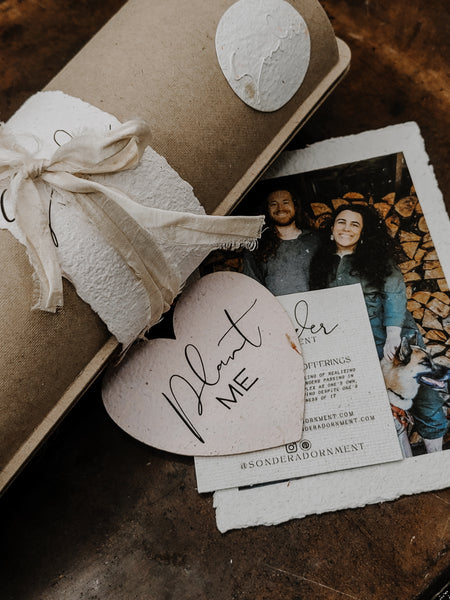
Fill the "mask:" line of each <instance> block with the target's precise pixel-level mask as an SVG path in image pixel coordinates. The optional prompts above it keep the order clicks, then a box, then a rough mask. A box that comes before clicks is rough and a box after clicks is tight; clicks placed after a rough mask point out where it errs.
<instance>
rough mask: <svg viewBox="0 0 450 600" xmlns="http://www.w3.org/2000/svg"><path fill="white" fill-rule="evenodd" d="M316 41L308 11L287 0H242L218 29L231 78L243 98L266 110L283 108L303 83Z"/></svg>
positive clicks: (220, 51) (220, 49) (225, 68)
mask: <svg viewBox="0 0 450 600" xmlns="http://www.w3.org/2000/svg"><path fill="white" fill-rule="evenodd" d="M310 46H311V42H310V37H309V31H308V27H307V25H306V23H305V21H304V19H303V17H302V16H301V15H300V14H299V13H298V12H297V11H296V10H295V8H294V7H293V6H291V5H290V4H289V3H288V2H285V1H284V0H239V2H236V3H235V4H233V5H232V6H231V7H230V8H229V9H228V10H227V11H226V13H225V14H224V15H223V17H222V18H221V20H220V22H219V25H218V27H217V32H216V52H217V58H218V60H219V64H220V66H221V69H222V71H223V74H224V75H225V78H226V80H227V81H228V83H229V84H230V86H231V88H232V89H233V91H234V92H235V93H236V94H237V95H238V96H239V98H240V99H241V100H243V101H244V102H245V103H246V104H248V105H249V106H251V107H252V108H255V109H256V110H260V111H263V112H271V111H274V110H278V109H279V108H281V107H282V106H284V105H285V104H286V103H287V102H288V101H289V100H290V99H291V98H292V96H293V95H294V94H295V92H296V91H297V90H298V89H299V87H300V85H301V83H302V81H303V79H304V77H305V75H306V71H307V70H308V66H309V58H310Z"/></svg>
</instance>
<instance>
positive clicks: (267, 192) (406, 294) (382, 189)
mask: <svg viewBox="0 0 450 600" xmlns="http://www.w3.org/2000/svg"><path fill="white" fill-rule="evenodd" d="M261 212H264V214H265V216H266V228H265V230H264V231H263V235H262V238H261V240H260V241H259V244H258V247H257V248H256V249H255V250H253V251H251V252H250V251H247V250H246V251H244V252H243V253H242V255H241V256H240V258H239V260H238V261H237V260H236V259H235V258H232V259H230V257H227V256H225V268H227V265H226V263H227V260H226V259H227V258H228V262H229V267H231V268H237V269H238V270H240V271H242V272H243V273H244V274H246V275H248V276H250V277H252V278H254V279H255V280H257V281H259V282H260V283H261V284H262V285H264V286H265V287H267V288H268V289H269V290H270V291H271V292H272V293H273V294H274V295H276V296H281V295H286V294H293V293H298V292H305V291H309V290H319V289H324V288H330V287H337V286H344V285H351V284H355V283H356V284H360V285H361V288H362V291H363V295H364V300H365V304H366V308H367V313H368V316H369V320H370V325H371V329H372V333H373V338H374V341H375V345H376V349H377V353H378V357H379V359H380V361H381V367H382V372H383V375H384V378H385V383H386V388H387V391H388V397H389V401H390V403H391V408H392V413H393V416H394V420H395V425H396V430H397V433H398V436H399V441H400V445H401V447H402V453H403V456H404V457H408V456H413V455H416V454H423V453H431V452H440V451H442V450H443V449H447V448H450V436H449V434H448V425H449V420H448V416H449V408H448V407H449V402H448V400H449V394H448V392H449V389H448V385H449V384H448V381H449V379H450V348H449V346H448V341H449V337H450V295H449V288H448V285H447V282H446V280H445V277H444V274H443V272H442V268H441V266H440V263H439V258H438V256H437V254H436V251H435V248H434V245H433V240H432V239H431V236H430V234H429V231H428V228H427V224H426V221H425V218H424V216H423V213H422V209H421V206H420V201H419V199H418V198H417V196H416V193H415V188H414V185H413V182H412V180H411V176H410V173H409V171H408V167H407V165H406V162H405V160H404V157H403V154H402V153H396V154H391V155H387V156H382V157H379V158H372V159H368V160H365V161H358V162H355V163H350V164H344V165H339V166H335V167H332V168H327V169H321V170H317V171H311V172H307V173H301V174H296V175H289V176H284V177H278V178H276V179H268V180H265V181H262V182H260V183H259V184H257V185H256V186H255V188H253V190H251V192H250V193H249V195H248V196H247V198H246V200H245V201H244V203H243V204H242V205H241V206H240V207H239V213H246V214H257V213H261ZM348 310H350V311H351V306H349V307H348Z"/></svg>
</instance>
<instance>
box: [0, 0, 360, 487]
mask: <svg viewBox="0 0 450 600" xmlns="http://www.w3.org/2000/svg"><path fill="white" fill-rule="evenodd" d="M231 4H232V1H230V0H218V1H216V2H206V3H205V2H203V0H192V1H191V2H190V3H189V4H188V5H187V4H186V5H185V4H180V3H179V2H178V1H177V0H153V1H152V2H146V1H145V0H130V2H128V3H127V4H126V5H125V6H124V7H123V8H122V9H121V10H120V11H119V12H118V13H117V15H116V16H115V17H113V18H112V19H111V20H110V21H109V22H108V23H107V24H106V26H105V27H104V28H103V29H102V30H101V31H100V32H99V33H98V34H97V35H96V36H95V37H94V38H93V39H92V40H91V41H90V42H89V43H88V44H87V45H86V46H85V47H84V48H83V49H82V50H81V52H80V53H79V54H78V55H77V56H76V57H75V58H74V59H73V60H72V61H71V62H70V63H69V64H68V65H67V66H66V67H65V68H64V69H63V70H62V71H61V72H60V73H59V74H58V75H57V76H56V77H55V78H54V79H53V80H52V81H51V82H50V83H49V85H48V86H47V87H46V88H45V90H61V91H63V92H65V93H66V94H70V95H71V96H74V97H78V98H81V99H82V100H84V101H86V102H88V103H90V104H92V105H94V106H96V107H98V108H100V109H102V110H104V111H107V112H109V113H112V114H113V115H114V116H115V117H117V118H118V119H119V120H120V121H122V122H123V121H126V120H128V119H130V118H133V117H140V118H143V119H145V120H146V121H147V122H148V123H149V125H150V128H151V130H152V147H153V148H154V149H155V150H156V152H158V153H159V154H161V155H162V156H163V157H165V158H166V159H167V161H168V162H169V164H170V165H171V167H173V168H174V169H175V170H176V171H177V172H178V173H179V174H180V176H181V177H182V178H183V179H185V180H186V181H187V182H188V183H189V184H190V185H192V186H193V189H194V193H195V195H196V196H197V198H198V199H199V200H200V202H201V203H202V205H203V206H204V208H205V209H206V211H207V212H208V213H210V214H213V213H214V214H226V213H227V212H229V211H230V210H231V209H232V208H233V206H235V205H236V204H237V203H238V202H239V200H240V199H241V198H242V196H243V195H244V193H245V192H246V191H247V190H248V189H249V188H250V187H251V185H252V184H253V183H254V182H255V181H256V180H257V179H258V178H259V177H260V175H261V174H262V173H263V172H264V170H265V169H266V168H267V167H268V165H269V164H270V163H271V161H272V160H273V159H274V158H275V156H276V155H277V154H278V153H279V152H280V151H281V149H282V148H283V146H284V145H285V144H286V143H287V142H288V141H289V139H290V138H291V137H292V136H293V135H294V134H295V132H296V131H297V130H298V128H299V127H300V126H301V125H302V124H303V123H304V122H305V121H306V119H307V118H308V117H309V116H310V115H311V114H312V112H313V111H314V110H315V108H316V107H317V106H318V105H319V104H320V103H321V102H322V101H323V99H324V98H325V97H326V96H327V94H328V93H329V92H330V90H331V89H332V88H333V87H334V86H335V85H336V84H337V82H338V81H339V80H340V78H341V77H342V76H343V74H344V73H345V71H346V69H347V67H348V63H349V52H348V49H347V47H346V46H345V44H343V43H342V42H341V41H340V40H336V38H335V36H334V33H333V31H332V28H331V26H330V23H329V21H328V19H327V17H326V15H325V13H324V11H323V9H322V8H321V7H320V5H319V3H318V2H317V1H316V0H292V2H291V4H292V5H293V6H294V7H295V8H296V9H297V10H298V11H299V13H300V14H301V15H302V17H303V19H304V20H305V22H306V24H307V26H308V30H309V32H310V36H311V59H310V63H309V67H308V71H307V73H306V76H305V78H304V80H303V83H302V85H301V87H300V89H299V90H298V92H297V93H296V94H295V95H294V96H293V98H292V99H291V100H290V101H289V102H288V103H287V104H286V105H285V106H283V107H282V108H280V109H279V110H277V111H275V112H271V113H261V112H258V111H255V110H254V109H252V108H250V107H249V106H247V105H246V104H244V103H243V102H242V101H241V100H240V99H239V98H238V97H237V96H236V95H235V94H234V92H233V91H232V89H231V88H230V86H229V85H228V83H227V81H226V80H225V78H224V76H223V74H222V72H221V70H220V66H219V64H218V61H217V57H216V53H215V46H214V37H215V31H216V27H217V24H218V22H219V20H220V18H221V16H222V15H223V13H224V12H225V11H226V10H227V8H229V7H230V6H231ZM0 257H1V260H2V265H3V268H2V271H1V274H0V278H1V284H0V289H1V295H0V309H1V317H0V335H1V338H2V341H3V351H2V355H1V365H0V368H1V371H2V378H1V379H0V414H1V420H0V433H1V435H0V457H1V468H2V473H1V475H0V490H1V489H4V488H5V487H6V486H7V485H8V483H9V482H10V481H11V480H12V478H13V477H14V475H15V474H16V473H17V472H18V471H19V470H20V468H21V466H22V465H23V464H24V463H25V462H26V460H27V459H28V458H29V456H30V455H31V454H32V452H33V451H34V450H35V449H36V448H37V447H38V445H39V444H40V443H41V442H42V440H43V439H45V437H46V435H48V433H49V432H50V431H51V430H52V428H53V427H54V426H55V425H56V424H57V423H58V421H59V420H60V419H61V418H62V417H63V416H64V414H65V412H66V411H67V410H69V408H70V407H71V406H72V405H73V403H74V402H75V400H76V399H77V397H79V395H80V394H81V393H82V392H83V391H84V390H85V389H86V387H87V386H88V385H89V383H90V382H91V381H92V379H93V378H94V377H95V376H96V375H97V374H98V372H100V371H101V369H102V367H103V366H104V365H105V363H106V361H107V360H108V358H110V357H111V355H112V354H113V353H114V351H115V350H116V349H117V342H116V340H115V339H114V338H113V337H111V335H110V334H109V332H108V330H107V329H106V327H105V325H104V324H103V323H102V321H101V320H100V319H99V318H98V317H97V315H96V314H95V313H94V312H93V311H92V310H91V309H90V308H89V306H88V305H86V304H85V303H84V302H83V301H82V300H80V298H79V297H78V296H77V295H76V293H75V291H74V289H73V288H72V286H71V285H70V284H69V283H67V282H64V302H65V305H64V308H63V309H62V310H60V311H58V313H57V314H56V315H50V314H45V313H41V312H36V311H34V312H31V311H30V305H31V303H32V279H31V267H30V265H29V263H28V259H27V257H26V254H25V250H24V247H23V246H22V245H21V244H19V243H18V242H17V241H16V240H15V239H14V238H13V236H12V235H11V234H10V233H9V232H7V231H4V230H3V231H0Z"/></svg>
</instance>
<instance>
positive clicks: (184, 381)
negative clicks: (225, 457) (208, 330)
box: [162, 299, 263, 444]
mask: <svg viewBox="0 0 450 600" xmlns="http://www.w3.org/2000/svg"><path fill="white" fill-rule="evenodd" d="M256 302H257V300H256V299H255V300H254V301H253V302H252V304H251V305H250V306H249V308H247V310H245V311H244V312H243V313H242V314H241V315H240V316H239V317H238V318H233V317H232V316H231V315H230V313H229V311H228V310H226V309H224V311H223V312H224V314H225V317H226V320H227V321H228V323H229V327H227V329H226V330H225V332H224V333H223V335H221V337H220V338H219V339H218V341H217V344H216V345H217V348H220V346H221V345H222V344H223V345H225V344H224V342H225V341H226V342H227V345H228V347H229V348H231V350H227V351H226V353H225V355H224V356H223V357H221V358H220V360H219V362H218V363H217V364H216V365H214V366H213V368H211V369H210V371H207V369H206V366H205V361H204V359H203V356H202V355H201V353H200V350H199V349H198V348H197V346H196V345H195V344H186V346H185V347H184V357H185V360H186V365H187V367H188V375H187V376H183V375H179V374H178V373H175V374H173V375H171V376H170V378H169V383H168V386H169V390H170V392H169V393H168V394H166V393H163V394H162V395H163V397H164V398H165V399H166V400H167V402H168V403H169V404H170V406H171V407H172V408H173V409H174V411H175V412H176V413H177V415H178V416H179V417H180V419H181V420H182V422H183V423H184V424H185V425H186V427H187V428H188V429H189V430H190V432H191V433H192V434H193V435H194V436H195V437H196V438H197V439H198V440H199V441H200V442H201V443H203V444H204V443H205V440H204V439H203V438H202V436H201V434H200V432H199V431H198V429H197V428H196V426H195V425H194V423H193V422H192V420H191V418H190V416H189V414H190V413H191V411H192V405H193V404H194V405H195V406H196V412H197V415H198V416H201V415H202V414H203V403H204V393H205V391H206V390H207V389H208V388H214V387H215V386H217V385H218V384H219V382H220V381H221V378H222V372H223V369H224V367H227V366H228V365H230V363H232V362H233V361H235V360H236V358H237V357H238V355H239V354H240V353H241V352H242V351H243V350H244V348H246V347H253V348H260V347H261V346H262V343H263V342H262V335H261V329H260V327H259V326H258V325H255V324H254V323H252V324H251V325H250V326H249V321H250V315H251V311H252V310H253V309H254V307H255V304H256ZM251 328H253V331H251V330H250V331H249V329H251ZM258 379H259V378H258V377H256V378H254V379H250V378H249V377H248V376H247V374H246V369H245V367H244V368H242V369H240V371H239V372H238V373H237V374H236V375H235V376H234V377H233V378H232V379H231V383H228V393H229V397H228V398H227V397H220V396H215V400H216V401H217V402H219V403H220V404H221V405H222V406H224V407H225V408H227V409H231V406H230V405H231V404H236V403H237V401H238V397H242V396H243V395H244V393H245V392H248V391H249V390H250V389H251V388H252V387H253V385H254V384H255V383H256V382H257V381H258ZM188 407H189V408H188Z"/></svg>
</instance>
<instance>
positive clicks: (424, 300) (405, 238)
mask: <svg viewBox="0 0 450 600" xmlns="http://www.w3.org/2000/svg"><path fill="white" fill-rule="evenodd" d="M342 204H348V205H349V206H350V205H351V204H370V205H372V206H373V207H374V208H376V210H377V211H378V213H379V214H380V216H381V217H383V219H384V220H385V223H386V226H387V228H388V231H389V233H390V234H391V236H392V237H393V239H394V240H395V242H396V245H397V248H398V251H397V255H396V262H397V264H398V266H399V268H400V269H401V271H402V273H403V277H404V280H405V284H406V291H407V298H408V310H409V311H410V312H411V314H412V315H413V317H414V319H415V321H416V323H417V325H418V327H419V330H420V332H421V333H422V336H423V338H424V340H425V343H426V345H427V348H428V350H429V351H430V352H431V354H432V355H433V356H435V360H436V362H439V363H441V364H445V365H447V366H449V367H450V293H449V286H448V283H447V281H446V279H445V276H444V272H443V270H442V266H441V264H440V261H439V257H438V254H437V251H436V248H435V246H434V242H433V240H432V238H431V235H430V233H429V231H428V226H427V223H426V220H425V217H424V215H423V212H422V208H421V206H420V203H419V201H418V198H417V196H416V193H415V190H414V188H413V187H412V188H411V190H410V194H409V195H408V196H405V197H402V198H397V197H396V194H395V192H392V193H390V194H387V195H386V196H384V197H383V198H380V199H374V198H372V197H371V198H365V197H364V196H363V195H362V194H360V193H358V192H348V193H346V194H344V195H343V197H342V198H335V199H333V200H331V201H329V202H327V203H322V202H313V203H311V211H312V213H313V226H314V227H315V228H317V229H319V228H321V227H323V226H324V224H325V223H326V222H327V221H328V219H329V218H330V217H331V214H332V212H333V210H336V209H337V208H338V206H340V205H342Z"/></svg>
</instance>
